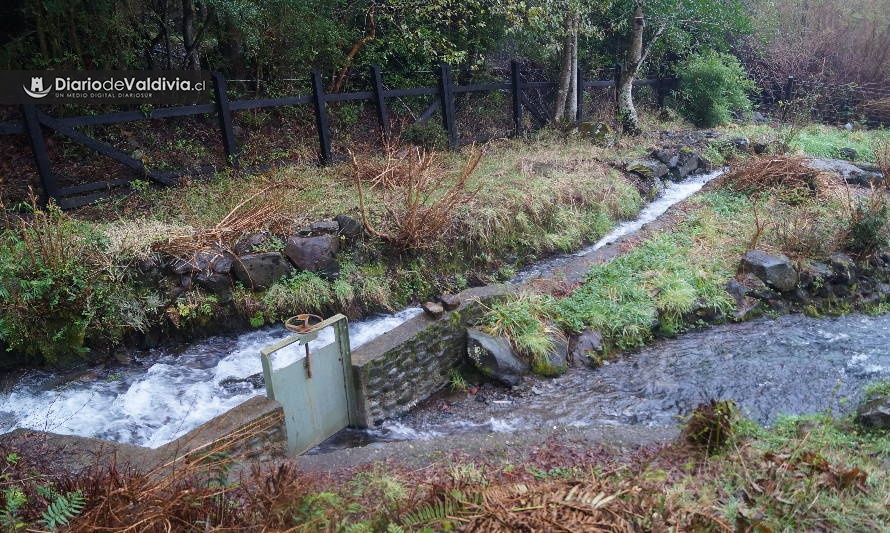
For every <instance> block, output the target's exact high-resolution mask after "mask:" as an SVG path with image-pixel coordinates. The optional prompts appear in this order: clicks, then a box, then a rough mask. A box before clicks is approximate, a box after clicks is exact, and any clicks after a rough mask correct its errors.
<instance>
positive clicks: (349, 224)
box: [334, 215, 363, 239]
mask: <svg viewBox="0 0 890 533" xmlns="http://www.w3.org/2000/svg"><path fill="white" fill-rule="evenodd" d="M334 220H336V221H337V224H338V227H339V228H340V229H339V232H340V235H343V236H344V237H346V238H347V239H354V238H356V237H358V236H360V235H361V234H362V231H363V228H362V223H361V222H359V221H358V220H356V219H354V218H352V217H351V216H349V215H337V216H335V217H334Z"/></svg>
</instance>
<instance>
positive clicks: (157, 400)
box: [0, 172, 890, 447]
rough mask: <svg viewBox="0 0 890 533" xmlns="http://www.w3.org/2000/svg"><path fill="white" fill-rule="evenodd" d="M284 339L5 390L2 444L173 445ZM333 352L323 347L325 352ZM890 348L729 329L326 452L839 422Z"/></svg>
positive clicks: (163, 356) (834, 331)
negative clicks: (9, 434) (82, 439)
mask: <svg viewBox="0 0 890 533" xmlns="http://www.w3.org/2000/svg"><path fill="white" fill-rule="evenodd" d="M717 175H719V172H714V173H710V174H703V175H699V176H693V177H691V178H689V179H688V180H686V181H685V182H683V183H679V184H671V185H670V186H668V187H667V189H666V191H665V192H664V194H663V195H662V196H661V197H660V198H658V199H657V200H655V201H654V202H652V203H650V204H649V205H648V206H646V207H645V208H644V209H643V210H642V211H641V212H640V215H639V217H638V218H637V219H635V220H633V221H630V222H625V223H622V224H620V225H618V226H617V227H616V228H615V230H613V231H612V232H610V233H609V234H608V235H606V236H605V237H604V238H603V239H601V240H600V241H598V242H597V243H595V244H593V245H592V246H589V247H588V248H586V249H584V250H582V251H580V252H578V253H576V254H570V255H565V256H558V257H555V258H551V259H548V260H545V261H542V262H539V263H537V264H535V265H532V266H531V267H529V268H526V269H524V270H523V271H521V272H520V273H519V275H517V277H516V278H515V279H514V280H513V281H514V282H522V281H525V280H528V279H530V278H533V277H535V276H538V275H542V274H546V273H547V272H549V271H552V270H554V269H557V268H559V267H561V266H562V265H565V264H566V263H568V262H570V261H571V260H572V259H574V258H577V257H578V256H583V255H586V254H589V253H591V252H593V251H594V250H597V249H598V248H601V247H602V246H605V245H606V244H608V243H610V242H612V241H614V240H615V239H617V238H619V237H621V236H623V235H628V234H630V233H633V232H635V231H637V230H639V229H640V228H641V227H642V226H644V225H645V224H647V223H649V222H651V221H653V220H655V219H656V218H657V217H659V216H660V215H662V214H663V213H664V212H665V211H667V209H669V208H670V207H671V206H672V205H674V204H676V203H677V202H680V201H682V200H684V199H686V198H688V197H689V196H690V195H692V194H694V193H695V192H696V191H698V190H699V189H701V187H702V186H703V185H704V184H705V183H707V182H708V181H709V180H710V179H713V178H714V177H716V176H717ZM419 312H420V310H419V309H416V308H411V309H405V310H403V311H400V312H398V313H395V314H393V315H385V316H377V317H372V318H369V319H366V320H363V321H360V322H355V323H352V324H350V341H351V344H352V346H353V347H354V348H355V347H358V346H360V345H361V344H363V343H365V342H367V341H369V340H370V339H373V338H375V337H377V336H379V335H381V334H382V333H384V332H386V331H389V330H391V329H393V328H395V327H396V326H398V325H399V324H401V323H403V322H405V321H406V320H408V319H410V318H411V317H413V316H415V315H416V314H418V313H419ZM286 335H287V333H286V332H284V331H283V330H282V329H281V328H267V329H263V330H259V331H253V332H249V333H245V334H243V335H240V336H220V337H213V338H210V339H206V340H203V341H200V342H197V343H194V344H191V345H188V346H184V347H182V348H180V349H177V350H171V349H157V350H149V351H146V352H141V353H138V354H135V364H133V365H128V366H120V367H105V368H102V369H98V370H94V371H92V372H90V373H87V374H85V375H81V376H78V377H77V378H76V379H73V380H70V379H67V380H66V379H64V378H63V377H60V376H58V375H54V374H52V373H49V372H29V373H27V374H26V375H25V376H24V377H23V378H22V379H20V380H19V381H18V382H17V383H16V384H15V385H13V386H12V387H11V388H10V389H9V390H6V391H0V433H3V432H6V431H11V430H12V429H15V428H18V427H25V428H32V429H40V430H46V431H52V432H55V433H65V434H74V435H82V436H88V437H96V438H101V439H109V440H115V441H119V442H125V443H131V444H138V445H142V446H149V447H157V446H160V445H163V444H165V443H167V442H170V441H171V440H173V439H175V438H177V437H179V436H181V435H183V434H185V433H187V432H188V431H190V430H192V429H194V428H195V427H197V426H199V425H200V424H202V423H204V422H206V421H207V420H210V419H211V418H213V417H214V416H217V415H219V414H221V413H223V412H225V411H227V410H229V409H231V408H232V407H234V406H236V405H238V404H239V403H241V402H243V401H245V400H246V399H248V398H250V397H251V396H253V395H255V394H257V393H262V392H264V389H263V388H262V387H259V388H258V387H257V386H256V384H255V383H252V382H251V381H250V380H245V379H244V378H245V377H247V376H251V375H253V374H256V373H258V372H260V371H261V364H260V358H259V351H260V349H261V348H263V347H266V346H268V345H271V344H273V343H274V342H276V341H278V340H280V339H282V338H283V337H284V336H286ZM327 335H328V336H330V335H331V333H330V331H328V332H327ZM330 341H331V339H330V338H327V337H325V336H322V337H321V338H320V339H319V340H317V341H315V342H316V343H327V342H330ZM888 346H890V317H880V318H869V317H861V316H851V317H845V318H842V319H833V320H814V319H808V318H805V317H800V316H794V317H783V318H780V319H779V320H776V321H772V322H770V321H757V322H750V323H746V324H732V325H727V326H719V327H715V328H710V329H708V330H704V331H699V332H694V333H690V334H687V335H683V336H681V337H679V338H677V339H671V340H662V341H658V342H656V343H654V344H653V345H651V346H649V347H647V348H645V349H643V350H642V351H640V352H639V353H636V354H629V355H627V356H626V357H622V358H621V359H619V360H618V361H616V362H613V363H612V364H609V365H606V366H605V367H603V368H601V369H599V370H590V369H582V368H576V369H573V370H571V371H570V372H569V373H567V374H566V375H565V376H562V377H560V378H557V379H554V380H534V384H533V386H527V387H525V388H524V389H522V390H521V391H520V393H519V394H506V393H502V392H497V391H491V390H489V391H488V393H487V394H481V395H476V396H475V397H472V398H469V397H468V398H465V399H463V400H458V401H457V402H454V401H452V404H453V405H452V406H451V408H450V409H449V410H448V412H447V414H443V411H442V410H441V409H438V408H436V407H434V406H433V404H434V403H435V402H436V401H443V400H433V401H431V402H427V403H426V406H425V407H423V406H422V407H421V408H420V409H418V410H417V411H416V412H414V413H411V414H410V415H408V416H407V417H405V418H404V419H402V420H400V421H394V422H390V423H387V424H386V425H385V426H384V427H383V428H380V429H378V430H372V431H368V432H356V431H347V432H343V433H342V434H341V435H339V436H337V437H336V438H334V439H333V441H331V442H330V443H328V445H327V446H328V447H338V446H343V445H350V444H352V445H354V444H356V443H361V442H362V441H367V440H372V441H373V440H393V439H406V438H424V437H429V436H434V435H438V434H442V433H456V432H457V433H459V432H467V431H482V430H488V431H491V430H493V431H510V430H515V429H519V428H522V427H528V426H541V425H563V426H587V425H596V424H647V425H664V424H670V423H672V422H673V421H674V419H675V417H676V416H677V415H682V414H685V413H687V412H688V411H689V409H691V408H692V407H694V406H695V404H697V403H698V402H700V401H703V400H705V399H707V398H710V397H714V398H733V399H736V400H738V401H739V402H740V403H741V404H742V405H743V407H744V408H746V409H747V410H748V411H749V412H750V413H751V415H752V416H754V417H755V418H756V419H758V420H760V421H762V422H765V423H768V422H770V421H772V420H773V419H774V417H775V416H776V415H777V414H779V413H782V412H787V413H800V412H812V411H818V410H824V409H833V410H835V411H842V410H844V409H846V408H848V407H849V405H851V403H849V402H847V403H845V402H843V401H842V399H843V398H847V397H850V398H855V396H856V394H857V391H858V390H859V387H860V386H861V385H862V384H863V383H866V382H868V381H870V380H875V379H890V349H888ZM295 357H297V355H296V352H292V353H291V354H290V356H288V353H287V352H283V353H279V355H278V356H277V357H276V363H277V364H280V365H283V364H287V362H288V361H289V360H293V359H294V358H295ZM338 443H339V444H338Z"/></svg>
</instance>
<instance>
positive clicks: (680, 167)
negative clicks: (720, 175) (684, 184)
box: [671, 147, 704, 181]
mask: <svg viewBox="0 0 890 533" xmlns="http://www.w3.org/2000/svg"><path fill="white" fill-rule="evenodd" d="M701 166H704V165H703V161H702V159H701V157H699V156H698V154H696V153H695V152H693V151H692V150H690V149H689V148H686V147H684V148H682V149H680V151H679V153H678V155H677V163H676V164H675V165H671V179H672V180H674V181H681V180H684V179H686V177H687V176H689V175H690V174H692V173H694V172H695V171H696V170H698V168H699V167H701Z"/></svg>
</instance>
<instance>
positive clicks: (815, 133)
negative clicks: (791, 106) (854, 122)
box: [721, 124, 890, 162]
mask: <svg viewBox="0 0 890 533" xmlns="http://www.w3.org/2000/svg"><path fill="white" fill-rule="evenodd" d="M721 130H722V131H724V132H726V133H727V134H730V135H734V136H739V135H744V136H747V137H750V138H751V139H752V140H758V139H759V140H761V141H767V142H769V141H774V140H777V139H779V138H788V137H790V139H791V140H790V143H789V144H790V146H791V149H792V150H793V151H795V152H797V153H800V154H802V155H808V156H812V157H830V158H839V157H840V149H841V148H853V149H854V150H856V152H857V157H856V160H857V161H870V162H874V160H875V154H874V152H873V151H872V143H873V141H874V139H875V138H885V139H886V138H890V131H887V130H854V131H847V130H846V129H844V128H838V127H835V126H826V125H821V124H811V125H808V126H805V127H803V128H801V129H799V131H797V130H795V131H794V132H791V130H789V129H788V126H781V127H779V128H776V127H774V126H771V125H768V124H747V125H743V126H730V127H728V128H721Z"/></svg>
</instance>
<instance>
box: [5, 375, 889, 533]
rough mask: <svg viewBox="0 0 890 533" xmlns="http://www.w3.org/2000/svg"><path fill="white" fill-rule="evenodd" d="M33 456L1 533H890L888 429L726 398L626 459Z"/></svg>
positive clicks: (10, 480) (12, 479)
mask: <svg viewBox="0 0 890 533" xmlns="http://www.w3.org/2000/svg"><path fill="white" fill-rule="evenodd" d="M885 386H886V385H885ZM31 451H32V450H16V451H15V452H11V451H9V450H7V451H5V456H4V459H2V460H0V465H2V473H0V475H2V478H0V479H2V483H3V490H2V493H0V509H2V511H0V524H2V525H3V527H4V528H5V530H7V531H18V530H20V529H22V528H24V527H26V526H27V527H39V528H41V529H55V528H56V527H61V526H70V528H71V529H70V530H72V531H97V530H105V529H107V530H124V529H126V528H135V529H137V530H154V529H156V528H157V529H164V527H165V526H164V525H165V524H166V525H167V526H168V527H169V526H171V525H172V526H173V527H174V529H176V530H180V531H199V530H200V531H231V530H239V531H255V530H256V531H268V530H274V531H283V530H287V531H306V532H309V531H336V532H347V531H348V532H402V531H405V532H408V531H410V532H431V531H454V530H458V529H460V530H462V531H523V530H529V531H537V530H541V529H549V527H552V526H553V524H560V525H561V526H562V527H564V528H566V529H569V530H572V531H579V530H589V529H588V528H594V527H596V528H600V529H593V530H605V531H720V532H723V531H725V532H733V531H775V532H785V531H788V532H791V531H851V532H852V531H862V532H864V531H884V530H886V529H887V528H890V512H888V505H890V500H888V494H890V475H888V471H887V468H886V464H887V462H888V461H890V433H888V432H886V431H884V432H877V431H866V430H863V429H861V428H859V427H857V426H856V425H855V424H854V423H853V422H852V421H851V420H847V419H845V420H834V419H831V418H830V417H828V416H809V417H800V418H789V419H784V420H782V421H780V422H779V423H778V424H777V425H776V426H775V427H773V428H772V429H763V428H760V427H758V426H756V425H755V424H753V423H751V422H749V421H747V420H743V419H738V418H737V415H736V414H735V409H734V407H733V406H732V405H731V404H729V403H726V402H715V403H713V404H709V405H708V406H704V407H700V408H699V409H698V410H697V411H696V412H694V413H693V414H692V415H691V417H690V419H689V421H688V425H687V427H686V430H685V433H684V434H683V436H682V437H681V438H679V439H678V440H677V441H675V442H674V443H671V444H668V445H660V446H657V447H650V448H647V449H642V450H638V451H636V452H627V451H624V452H622V451H619V450H615V449H611V448H605V447H601V446H597V445H593V446H591V445H590V444H589V443H587V442H583V441H578V440H572V439H568V440H565V439H562V438H560V437H559V436H558V435H554V436H552V437H551V438H550V440H548V441H545V442H544V443H543V444H537V445H534V446H529V445H526V446H510V447H507V448H506V449H502V450H500V451H498V452H497V453H491V451H488V452H486V451H482V452H474V453H453V452H448V451H443V452H442V453H441V454H440V455H437V456H434V457H426V458H425V459H424V458H422V457H420V456H419V457H416V458H413V459H414V460H410V459H411V458H409V457H405V458H404V460H401V461H398V462H387V463H377V464H370V465H366V466H359V467H346V468H343V469H340V470H338V471H335V472H334V473H332V474H330V475H318V474H313V473H310V472H306V471H301V470H300V469H299V467H298V466H296V465H295V464H294V463H291V462H287V461H284V462H271V463H265V464H262V465H254V466H252V467H245V466H243V465H242V467H241V468H239V469H238V473H236V471H235V470H233V468H234V467H235V466H236V462H235V458H228V457H225V456H215V455H208V456H206V457H194V458H192V459H191V460H190V461H189V462H187V463H185V464H182V465H180V467H179V468H178V469H176V470H175V471H155V472H151V473H148V474H140V473H136V472H133V471H130V470H127V469H126V468H124V467H123V465H118V466H115V467H111V468H110V469H109V468H107V467H96V468H94V469H87V470H86V471H84V472H82V473H79V474H64V473H63V474H48V473H44V474H40V473H38V472H48V470H47V467H48V465H44V464H41V463H40V455H39V454H32V453H31ZM406 453H408V455H411V453H410V452H406ZM418 461H419V462H418ZM418 465H419V466H418Z"/></svg>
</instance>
